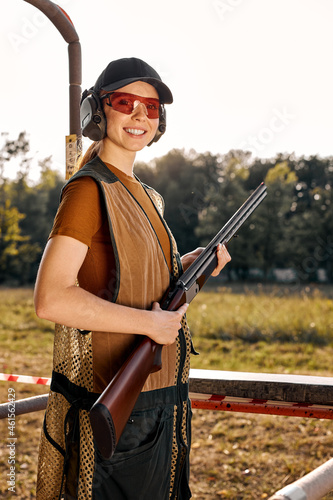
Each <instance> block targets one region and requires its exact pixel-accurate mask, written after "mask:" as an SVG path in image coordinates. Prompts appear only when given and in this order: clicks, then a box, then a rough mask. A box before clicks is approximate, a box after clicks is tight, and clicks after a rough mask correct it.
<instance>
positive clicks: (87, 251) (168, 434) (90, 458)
mask: <svg viewBox="0 0 333 500" xmlns="http://www.w3.org/2000/svg"><path fill="white" fill-rule="evenodd" d="M171 102H172V94H171V92H170V90H169V89H168V87H167V86H166V85H165V84H164V83H163V82H162V80H161V78H160V77H159V75H158V74H157V73H156V71H155V70H154V69H153V68H151V67H150V66H149V65H148V64H147V63H145V62H144V61H141V60H139V59H135V58H131V59H120V60H117V61H113V62H112V63H110V64H109V65H108V66H107V68H106V69H105V70H104V71H103V72H102V74H101V75H100V77H99V78H98V79H97V81H96V83H95V85H94V86H93V87H92V88H91V89H90V90H89V91H85V92H84V94H83V96H82V103H81V120H82V128H83V133H84V134H85V135H86V136H88V137H89V138H91V139H93V141H94V142H93V144H92V145H91V147H90V148H89V149H88V151H87V153H86V155H85V156H84V158H83V160H82V162H81V166H80V169H79V171H78V172H77V173H76V174H75V175H74V176H73V177H72V178H71V179H70V180H69V181H68V183H67V184H66V185H65V186H64V189H63V191H62V198H61V203H60V206H59V209H58V212H57V215H56V217H55V221H54V225H53V228H52V231H51V234H50V237H49V241H48V243H47V245H46V248H45V251H44V255H43V258H42V262H41V265H40V269H39V272H38V276H37V282H36V287H35V308H36V312H37V314H38V316H40V317H42V318H45V319H48V320H50V321H54V322H55V323H56V331H55V340H54V362H53V375H52V383H51V393H50V397H49V403H48V408H47V411H46V415H45V421H44V426H43V433H42V441H41V448H40V455H39V473H38V486H37V490H38V492H37V499H38V500H44V499H45V500H46V499H47V500H49V499H51V498H52V499H56V498H61V497H62V495H64V498H66V499H73V498H79V499H85V498H91V499H93V500H97V499H98V500H103V499H107V498H112V499H113V500H125V499H130V498H147V499H151V498H158V499H159V500H167V499H175V498H177V499H178V500H187V499H189V498H190V496H191V493H190V489H189V484H188V482H189V465H188V464H189V448H190V410H189V408H190V405H189V399H188V376H189V356H190V352H191V350H192V342H191V336H190V332H189V328H188V326H187V322H186V317H185V312H186V310H187V304H184V305H183V306H181V307H180V308H179V309H178V310H177V311H172V312H170V311H164V310H162V309H161V308H160V306H159V301H160V300H161V299H162V297H163V294H164V292H165V290H166V289H167V288H168V286H169V285H170V283H171V281H172V280H175V279H177V277H178V276H179V274H180V273H181V272H182V266H183V265H184V266H185V267H187V266H188V265H190V264H191V262H192V261H193V260H194V259H195V258H196V257H197V255H198V252H200V250H196V251H194V252H192V253H189V254H187V255H186V256H184V260H183V263H182V260H181V257H180V256H179V254H178V251H177V246H176V243H175V241H174V238H173V236H172V234H171V232H170V230H169V228H168V226H167V224H166V222H165V221H164V219H163V208H164V203H163V200H162V198H161V196H160V195H159V194H158V193H157V192H156V191H155V190H154V189H152V188H150V187H148V186H146V185H143V184H142V183H141V182H140V180H139V179H138V178H137V177H136V176H135V175H134V173H133V164H134V160H135V155H136V152H137V151H139V150H141V149H142V148H144V147H145V146H146V145H148V144H151V143H153V142H156V141H157V140H159V138H160V137H161V135H162V134H163V133H164V132H165V110H164V105H165V104H167V103H171ZM229 259H230V256H229V254H228V253H227V251H226V250H225V249H224V250H221V251H219V252H218V267H217V269H216V274H217V273H218V272H219V270H221V268H222V267H223V266H224V264H225V263H226V262H227V261H228V260H229ZM142 335H147V336H149V337H150V338H151V339H152V340H154V341H155V342H157V343H159V344H163V345H164V348H163V351H162V369H161V370H160V371H158V372H156V373H152V374H150V376H149V377H148V379H147V381H146V383H145V385H144V387H143V390H142V393H141V394H140V396H139V399H138V401H137V403H136V406H135V407H134V410H133V412H132V415H131V418H130V420H129V423H128V424H127V426H126V427H125V430H124V432H123V434H122V436H121V438H120V440H119V442H118V445H117V448H116V450H115V453H114V455H113V457H112V458H111V459H110V460H105V459H104V458H103V457H102V455H101V454H100V451H99V449H98V447H97V446H96V443H95V441H94V439H93V435H92V429H91V426H90V421H89V410H90V408H91V406H92V404H93V403H94V402H95V401H96V399H97V397H98V396H99V395H100V394H101V393H102V392H103V390H104V389H105V388H106V386H107V385H108V384H109V382H110V380H111V379H112V378H113V377H114V375H115V373H116V372H117V370H118V369H119V368H120V367H121V366H122V364H123V363H124V361H125V360H126V359H127V357H128V355H129V354H130V353H131V351H132V350H133V348H134V347H135V345H136V343H137V341H138V340H139V339H140V336H142ZM148 462H149V464H150V467H149V469H148V467H147V463H148Z"/></svg>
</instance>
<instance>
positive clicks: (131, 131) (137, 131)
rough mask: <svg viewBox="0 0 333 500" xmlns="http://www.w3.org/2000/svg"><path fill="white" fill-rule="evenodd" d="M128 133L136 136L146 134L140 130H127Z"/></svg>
mask: <svg viewBox="0 0 333 500" xmlns="http://www.w3.org/2000/svg"><path fill="white" fill-rule="evenodd" d="M126 132H129V133H130V134H134V135H142V134H144V133H145V131H144V130H138V129H136V128H127V129H126Z"/></svg>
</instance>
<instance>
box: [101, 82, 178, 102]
mask: <svg viewBox="0 0 333 500" xmlns="http://www.w3.org/2000/svg"><path fill="white" fill-rule="evenodd" d="M139 81H140V82H147V83H149V84H150V85H152V86H153V87H155V89H156V90H157V92H158V95H159V98H160V101H161V102H162V103H163V104H171V103H172V102H173V96H172V93H171V90H170V89H169V88H168V87H167V86H166V85H165V84H164V83H163V82H161V81H160V80H157V79H156V78H151V77H146V78H145V77H141V78H125V79H124V80H119V81H118V82H115V83H110V84H109V85H105V86H104V87H102V88H101V90H107V91H112V90H118V89H120V88H121V87H125V85H128V84H130V83H133V82H139Z"/></svg>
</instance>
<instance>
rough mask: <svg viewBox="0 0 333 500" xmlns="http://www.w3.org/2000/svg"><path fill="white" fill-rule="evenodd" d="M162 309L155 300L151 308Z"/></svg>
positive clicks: (154, 309)
mask: <svg viewBox="0 0 333 500" xmlns="http://www.w3.org/2000/svg"><path fill="white" fill-rule="evenodd" d="M160 309H161V306H160V305H159V303H158V302H153V305H152V308H151V310H152V311H158V310H160Z"/></svg>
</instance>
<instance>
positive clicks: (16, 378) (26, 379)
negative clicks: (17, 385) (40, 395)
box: [0, 373, 51, 385]
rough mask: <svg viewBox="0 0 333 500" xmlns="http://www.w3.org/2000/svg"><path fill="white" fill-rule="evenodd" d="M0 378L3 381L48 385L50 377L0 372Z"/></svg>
mask: <svg viewBox="0 0 333 500" xmlns="http://www.w3.org/2000/svg"><path fill="white" fill-rule="evenodd" d="M0 380H3V381H4V382H23V383H24V384H41V385H50V383H51V379H50V378H45V377H31V376H30V375H14V374H9V373H0Z"/></svg>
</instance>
